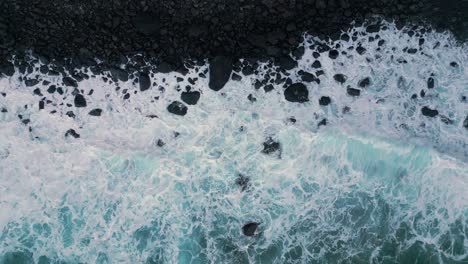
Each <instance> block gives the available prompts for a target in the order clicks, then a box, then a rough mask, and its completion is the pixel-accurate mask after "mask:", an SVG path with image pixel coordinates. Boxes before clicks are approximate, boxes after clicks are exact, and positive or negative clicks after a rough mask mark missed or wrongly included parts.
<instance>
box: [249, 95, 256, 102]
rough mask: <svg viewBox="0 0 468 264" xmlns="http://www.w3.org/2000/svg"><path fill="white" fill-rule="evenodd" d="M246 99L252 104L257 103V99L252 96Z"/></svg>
mask: <svg viewBox="0 0 468 264" xmlns="http://www.w3.org/2000/svg"><path fill="white" fill-rule="evenodd" d="M247 99H249V101H250V102H252V103H255V102H256V101H257V98H255V97H254V96H253V95H252V94H249V95H248V96H247Z"/></svg>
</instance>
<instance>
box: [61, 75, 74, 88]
mask: <svg viewBox="0 0 468 264" xmlns="http://www.w3.org/2000/svg"><path fill="white" fill-rule="evenodd" d="M62 82H63V84H65V86H71V87H78V83H77V82H76V81H75V80H74V79H73V78H71V77H68V76H67V77H63V79H62Z"/></svg>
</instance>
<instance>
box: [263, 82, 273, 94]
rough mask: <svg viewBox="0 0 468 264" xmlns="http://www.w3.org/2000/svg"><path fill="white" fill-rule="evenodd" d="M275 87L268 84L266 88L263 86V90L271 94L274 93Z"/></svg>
mask: <svg viewBox="0 0 468 264" xmlns="http://www.w3.org/2000/svg"><path fill="white" fill-rule="evenodd" d="M273 89H274V87H273V85H272V84H267V85H265V86H263V90H264V91H265V93H269V92H271V91H273Z"/></svg>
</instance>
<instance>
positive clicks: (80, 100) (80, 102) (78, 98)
mask: <svg viewBox="0 0 468 264" xmlns="http://www.w3.org/2000/svg"><path fill="white" fill-rule="evenodd" d="M74 103H75V107H86V105H87V104H86V99H85V98H84V96H83V95H82V94H77V95H75V100H74Z"/></svg>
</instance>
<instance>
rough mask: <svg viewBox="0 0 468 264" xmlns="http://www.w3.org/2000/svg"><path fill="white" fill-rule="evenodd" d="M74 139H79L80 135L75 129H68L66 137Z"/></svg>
mask: <svg viewBox="0 0 468 264" xmlns="http://www.w3.org/2000/svg"><path fill="white" fill-rule="evenodd" d="M69 136H71V137H74V138H79V137H80V134H78V133H76V131H75V130H74V129H68V130H67V132H65V137H69Z"/></svg>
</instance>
